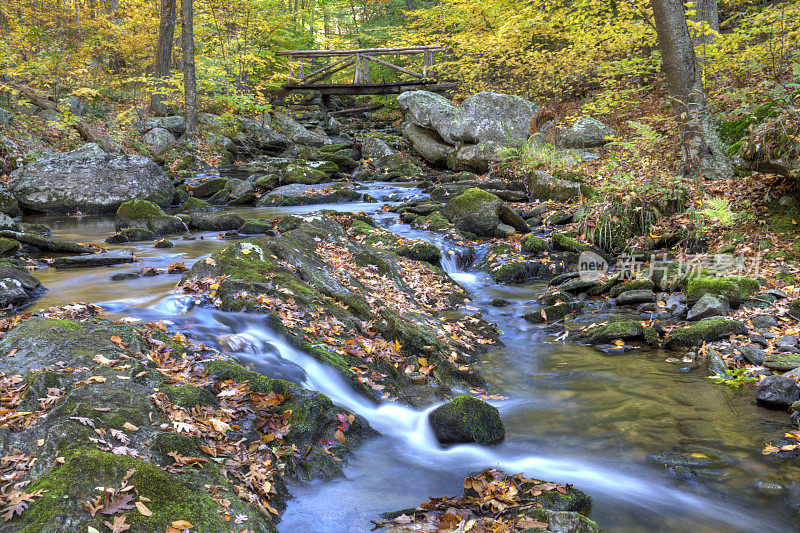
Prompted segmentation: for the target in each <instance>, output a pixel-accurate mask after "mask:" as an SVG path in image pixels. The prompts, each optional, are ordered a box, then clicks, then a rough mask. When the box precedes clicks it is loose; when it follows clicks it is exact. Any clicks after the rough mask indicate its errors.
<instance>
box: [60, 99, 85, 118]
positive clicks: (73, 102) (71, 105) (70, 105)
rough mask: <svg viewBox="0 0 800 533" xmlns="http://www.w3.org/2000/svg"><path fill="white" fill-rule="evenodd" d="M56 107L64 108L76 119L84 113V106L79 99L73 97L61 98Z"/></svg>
mask: <svg viewBox="0 0 800 533" xmlns="http://www.w3.org/2000/svg"><path fill="white" fill-rule="evenodd" d="M58 105H59V107H66V108H67V111H69V112H70V113H72V114H73V115H75V116H78V117H80V116H83V115H84V114H85V113H86V104H84V103H83V102H82V101H81V99H80V98H78V97H77V96H75V95H72V96H69V97H67V98H62V99H61V101H60V102H59V104H58Z"/></svg>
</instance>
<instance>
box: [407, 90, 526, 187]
mask: <svg viewBox="0 0 800 533" xmlns="http://www.w3.org/2000/svg"><path fill="white" fill-rule="evenodd" d="M398 103H399V105H400V109H401V110H402V111H403V114H404V119H405V123H406V124H410V125H413V126H417V127H418V128H422V129H424V130H428V131H429V132H431V134H432V135H431V136H429V137H428V138H427V139H425V140H426V141H427V142H426V143H425V144H421V143H420V140H422V137H421V135H420V132H419V131H418V130H413V129H411V130H409V129H408V128H407V127H404V130H405V131H404V133H405V134H406V136H407V137H409V133H410V134H411V135H412V136H411V137H409V138H410V140H412V144H415V149H418V147H417V146H416V144H419V145H420V146H421V147H422V149H423V150H424V151H429V149H430V148H431V147H432V146H431V143H430V141H431V139H435V140H436V141H437V143H438V142H439V141H438V140H439V139H441V142H442V144H443V145H444V146H435V145H434V146H435V147H436V148H437V152H442V151H444V150H445V148H444V147H450V148H451V150H447V152H448V154H447V155H448V157H447V166H448V167H449V168H451V169H453V170H471V171H476V172H486V171H487V170H488V169H489V168H490V166H491V165H492V164H494V163H497V162H499V161H500V154H499V150H500V148H503V147H505V146H508V144H509V143H511V142H514V141H519V140H523V139H526V138H527V137H528V131H529V128H530V122H531V120H532V119H533V116H534V115H535V114H536V112H537V111H538V110H539V108H538V106H536V105H535V104H534V103H532V102H530V101H528V100H525V99H524V98H519V97H518V96H512V95H508V94H500V93H493V92H482V93H478V94H475V95H472V96H470V97H469V98H467V99H466V100H464V103H463V104H462V105H461V108H457V107H455V106H454V105H453V104H451V103H450V102H449V101H447V100H446V99H445V98H444V97H442V96H439V95H435V94H433V93H428V92H425V91H413V92H409V93H403V94H401V95H400V97H398ZM434 133H435V136H434V135H433V134H434ZM413 137H416V138H417V143H414V142H413ZM437 152H434V155H435V158H436V159H437V160H438V159H440V158H441V155H440V154H438V153H437ZM420 153H421V155H423V157H426V156H425V154H424V153H422V151H421V152H420ZM429 155H430V154H429ZM426 159H428V157H426Z"/></svg>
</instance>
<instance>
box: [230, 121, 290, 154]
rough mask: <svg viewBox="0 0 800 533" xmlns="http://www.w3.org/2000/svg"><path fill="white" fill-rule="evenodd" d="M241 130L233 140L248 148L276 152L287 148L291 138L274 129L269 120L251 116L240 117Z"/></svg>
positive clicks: (238, 144)
mask: <svg viewBox="0 0 800 533" xmlns="http://www.w3.org/2000/svg"><path fill="white" fill-rule="evenodd" d="M239 130H240V131H239V132H238V133H236V135H235V136H234V138H233V142H234V143H235V144H236V145H237V146H241V147H244V148H246V149H255V150H263V151H267V152H273V153H274V152H281V151H283V150H285V149H286V148H287V147H288V146H289V144H290V142H289V139H287V138H286V137H284V136H283V135H281V134H280V133H278V132H277V131H275V130H273V129H272V127H270V124H269V121H267V120H263V121H259V122H256V121H255V120H251V119H249V118H240V119H239Z"/></svg>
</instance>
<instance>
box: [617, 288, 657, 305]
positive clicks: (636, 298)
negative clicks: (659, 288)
mask: <svg viewBox="0 0 800 533" xmlns="http://www.w3.org/2000/svg"><path fill="white" fill-rule="evenodd" d="M616 301H617V305H634V304H641V303H645V302H655V301H656V295H655V294H653V291H650V290H646V289H639V290H633V291H625V292H623V293H622V294H620V295H619V296H617V300H616Z"/></svg>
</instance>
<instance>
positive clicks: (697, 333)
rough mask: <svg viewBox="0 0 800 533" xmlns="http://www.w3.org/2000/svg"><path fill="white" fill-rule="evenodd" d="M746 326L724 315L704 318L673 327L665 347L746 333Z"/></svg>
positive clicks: (699, 342) (682, 345)
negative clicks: (690, 323)
mask: <svg viewBox="0 0 800 533" xmlns="http://www.w3.org/2000/svg"><path fill="white" fill-rule="evenodd" d="M747 331H748V330H747V326H745V325H744V324H743V323H741V322H739V321H738V320H732V319H729V318H726V317H714V318H706V319H704V320H701V321H699V322H697V323H696V324H692V325H691V326H685V327H678V328H675V329H673V330H672V331H671V332H670V333H669V335H667V338H666V339H665V340H664V347H665V348H667V349H675V350H677V349H682V348H691V347H692V346H701V345H702V344H703V343H704V342H713V341H718V340H720V339H724V338H726V337H729V336H731V335H746V334H747Z"/></svg>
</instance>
